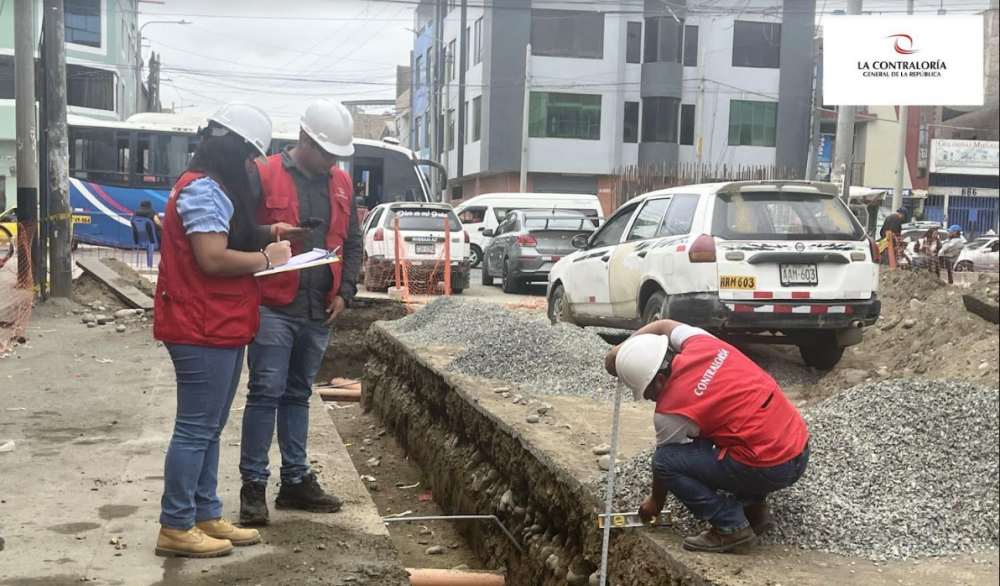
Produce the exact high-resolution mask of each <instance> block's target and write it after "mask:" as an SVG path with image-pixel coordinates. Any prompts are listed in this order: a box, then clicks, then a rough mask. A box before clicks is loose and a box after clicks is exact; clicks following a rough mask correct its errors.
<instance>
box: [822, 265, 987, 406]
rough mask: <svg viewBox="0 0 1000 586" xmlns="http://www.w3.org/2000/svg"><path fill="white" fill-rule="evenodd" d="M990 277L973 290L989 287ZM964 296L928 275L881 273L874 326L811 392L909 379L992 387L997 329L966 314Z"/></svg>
mask: <svg viewBox="0 0 1000 586" xmlns="http://www.w3.org/2000/svg"><path fill="white" fill-rule="evenodd" d="M990 279H991V277H989V276H986V278H985V279H984V280H983V282H981V283H978V284H977V285H975V287H981V288H986V289H989V288H990V287H991V286H990V284H989V283H990V281H989V280H990ZM992 282H993V283H994V285H993V286H992V289H993V290H996V286H995V280H994V281H992ZM964 292H965V290H963V289H961V288H959V287H956V286H950V285H947V284H945V283H944V282H942V281H940V280H938V279H936V278H935V277H934V275H933V274H931V273H927V272H923V271H917V272H911V271H901V270H884V271H883V272H882V279H881V285H880V291H879V296H880V297H881V299H882V314H881V316H880V317H879V320H878V322H877V323H876V324H875V326H873V327H871V328H868V329H866V330H865V340H864V342H863V343H861V344H860V345H858V346H855V347H853V348H851V349H850V350H849V351H848V353H847V356H846V357H845V361H844V362H843V363H842V364H841V366H840V367H838V368H837V369H835V370H834V371H832V372H831V373H830V374H828V375H826V376H824V377H823V378H822V379H820V381H819V382H818V384H817V387H816V392H818V393H820V394H822V395H824V396H826V395H830V394H832V393H835V392H837V391H840V390H842V389H846V388H848V387H851V386H853V385H856V384H858V383H861V382H871V381H879V380H887V379H894V378H911V377H920V378H934V379H940V380H956V381H969V382H975V383H979V384H983V385H988V386H991V387H994V388H995V387H997V386H998V379H997V374H998V370H1000V367H998V362H1000V359H998V356H1000V330H998V328H997V326H996V325H994V324H991V323H989V322H987V321H985V320H983V319H982V318H980V317H978V316H976V315H973V314H971V313H969V312H968V311H966V309H965V305H964V304H963V302H962V294H963V293H964ZM994 294H995V293H994Z"/></svg>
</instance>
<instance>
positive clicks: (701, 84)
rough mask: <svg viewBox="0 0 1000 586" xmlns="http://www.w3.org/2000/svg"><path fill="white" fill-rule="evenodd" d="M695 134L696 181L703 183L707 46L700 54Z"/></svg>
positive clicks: (695, 107)
mask: <svg viewBox="0 0 1000 586" xmlns="http://www.w3.org/2000/svg"><path fill="white" fill-rule="evenodd" d="M694 135H695V136H696V137H697V139H696V140H697V141H698V142H697V143H696V144H695V154H696V155H697V157H698V159H697V165H696V168H695V183H701V177H702V172H701V169H702V168H701V165H702V153H703V151H704V149H705V48H704V46H703V47H702V49H701V54H700V55H698V97H697V98H696V99H695V106H694Z"/></svg>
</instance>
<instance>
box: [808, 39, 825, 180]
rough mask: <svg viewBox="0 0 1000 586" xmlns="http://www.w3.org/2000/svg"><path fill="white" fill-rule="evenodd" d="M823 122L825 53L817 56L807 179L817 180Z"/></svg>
mask: <svg viewBox="0 0 1000 586" xmlns="http://www.w3.org/2000/svg"><path fill="white" fill-rule="evenodd" d="M822 120H823V53H822V50H820V52H819V53H817V54H816V85H815V87H813V105H812V131H811V132H812V134H811V135H810V136H811V138H810V140H809V155H808V157H809V158H808V159H807V160H806V179H807V180H808V181H815V180H816V173H817V166H818V165H819V148H820V138H821V137H820V123H821V122H822Z"/></svg>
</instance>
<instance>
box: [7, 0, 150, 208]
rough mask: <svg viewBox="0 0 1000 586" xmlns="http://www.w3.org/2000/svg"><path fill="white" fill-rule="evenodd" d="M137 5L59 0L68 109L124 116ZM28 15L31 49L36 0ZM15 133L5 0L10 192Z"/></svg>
mask: <svg viewBox="0 0 1000 586" xmlns="http://www.w3.org/2000/svg"><path fill="white" fill-rule="evenodd" d="M137 10H138V9H137V0H66V1H65V18H64V21H65V25H66V83H67V91H66V97H67V103H68V105H69V112H70V113H71V114H79V115H82V116H90V117H95V118H104V119H112V120H124V119H125V118H128V116H130V115H131V114H132V113H133V110H134V108H135V102H136V99H135V92H136V91H137V89H138V88H137V87H136V81H135V71H136V67H137V64H136V51H135V47H136V42H137V39H138V32H137V28H138V11H137ZM33 16H34V29H35V47H36V51H37V48H38V43H39V41H40V39H41V28H42V1H41V0H35V2H34V10H33ZM38 58H40V55H37V54H36V59H38ZM36 63H38V62H37V61H36ZM37 71H40V68H39V67H38V66H37V65H36V72H37ZM15 133H16V124H15V115H14V6H13V2H7V3H6V4H5V5H4V7H3V9H2V11H0V176H4V177H5V178H6V180H5V181H6V192H7V193H8V194H13V193H16V191H15V190H16V187H17V186H16V185H15V182H16V179H15V177H16V169H15V156H16V144H15ZM8 200H12V195H8Z"/></svg>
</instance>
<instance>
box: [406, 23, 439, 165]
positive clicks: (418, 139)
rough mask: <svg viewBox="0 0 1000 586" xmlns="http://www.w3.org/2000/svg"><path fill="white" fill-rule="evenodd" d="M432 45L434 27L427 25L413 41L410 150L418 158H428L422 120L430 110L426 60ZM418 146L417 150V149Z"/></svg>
mask: <svg viewBox="0 0 1000 586" xmlns="http://www.w3.org/2000/svg"><path fill="white" fill-rule="evenodd" d="M433 44H434V26H433V25H428V26H426V27H424V28H423V29H421V30H420V33H419V34H418V35H417V36H416V37H415V38H414V40H413V63H411V64H410V65H412V66H413V79H412V80H411V82H412V88H413V90H412V92H411V95H412V96H413V115H412V117H411V122H412V124H413V125H414V127H413V128H412V130H411V132H410V135H411V137H412V138H411V141H412V142H411V144H410V148H411V149H413V150H414V151H416V152H417V153H418V154H419V156H420V158H424V159H426V158H429V157H430V153H431V149H430V140H429V137H428V136H427V135H426V133H425V132H424V128H425V127H426V126H427V125H426V123H425V122H424V120H426V119H427V112H428V111H429V110H430V85H429V83H428V81H429V80H428V79H427V75H426V72H427V59H428V58H429V57H430V53H431V48H432V46H433ZM417 57H421V72H420V79H421V80H422V82H423V83H421V84H419V85H418V84H417ZM418 116H419V117H420V127H419V128H417V127H416V123H417V117H418ZM418 145H419V148H418Z"/></svg>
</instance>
